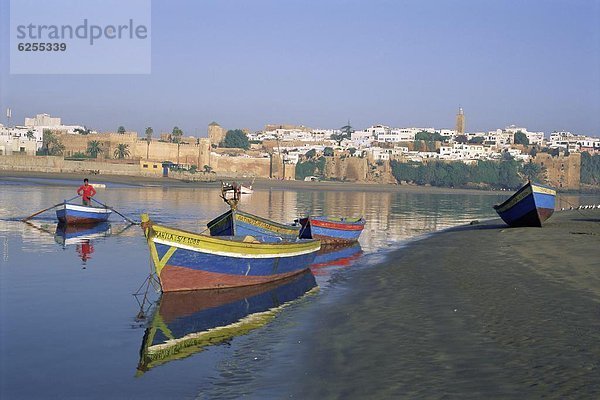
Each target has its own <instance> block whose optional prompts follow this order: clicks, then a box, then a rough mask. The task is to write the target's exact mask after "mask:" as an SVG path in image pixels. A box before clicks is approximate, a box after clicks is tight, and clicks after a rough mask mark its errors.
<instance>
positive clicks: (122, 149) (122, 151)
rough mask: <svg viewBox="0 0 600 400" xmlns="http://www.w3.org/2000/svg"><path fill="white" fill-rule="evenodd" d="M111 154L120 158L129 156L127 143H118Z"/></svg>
mask: <svg viewBox="0 0 600 400" xmlns="http://www.w3.org/2000/svg"><path fill="white" fill-rule="evenodd" d="M113 154H114V156H115V158H118V159H120V160H122V159H124V158H127V157H129V155H130V153H129V145H128V144H125V143H120V144H118V145H117V148H116V149H115V151H114V153H113Z"/></svg>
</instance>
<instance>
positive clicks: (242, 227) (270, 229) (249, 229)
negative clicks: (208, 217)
mask: <svg viewBox="0 0 600 400" xmlns="http://www.w3.org/2000/svg"><path fill="white" fill-rule="evenodd" d="M207 226H208V228H209V229H210V235H211V236H246V235H250V236H254V237H261V238H262V237H274V238H281V239H283V240H295V239H297V238H298V234H299V232H300V227H299V226H291V225H284V224H280V223H278V222H274V221H271V220H268V219H266V218H262V217H258V216H256V215H252V214H249V213H245V212H242V211H239V210H229V211H227V212H225V213H223V214H221V215H219V216H218V217H217V218H215V219H214V220H212V221H210V222H209V223H208V224H207Z"/></svg>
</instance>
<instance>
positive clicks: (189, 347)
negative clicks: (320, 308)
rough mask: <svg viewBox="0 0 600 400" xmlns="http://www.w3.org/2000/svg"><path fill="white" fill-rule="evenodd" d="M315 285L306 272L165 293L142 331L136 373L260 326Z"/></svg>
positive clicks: (309, 274) (186, 355) (139, 373)
mask: <svg viewBox="0 0 600 400" xmlns="http://www.w3.org/2000/svg"><path fill="white" fill-rule="evenodd" d="M315 287H316V282H315V278H314V276H313V275H312V274H311V273H310V271H306V272H305V273H302V274H299V275H296V276H293V277H290V278H287V279H282V280H279V281H276V282H271V283H266V284H263V285H254V286H247V287H241V288H230V289H215V290H196V291H187V292H168V293H163V294H162V295H161V298H160V300H159V303H158V305H157V307H156V308H155V310H154V315H153V316H152V319H151V323H150V325H149V326H148V327H147V328H146V331H145V333H144V338H143V341H142V346H141V350H140V361H139V363H138V367H137V375H138V376H139V375H141V374H143V373H144V372H146V371H148V370H149V369H151V368H153V367H156V366H158V365H161V364H164V363H166V362H169V361H172V360H177V359H181V358H185V357H189V356H191V355H193V354H195V353H197V352H199V351H202V350H203V349H204V348H205V347H206V346H210V345H215V344H219V343H222V342H225V341H229V340H231V339H232V338H234V337H237V336H241V335H245V334H247V333H248V332H250V331H252V330H254V329H257V328H260V327H262V326H264V325H265V324H267V323H268V322H270V321H271V320H273V318H275V317H276V316H277V314H278V313H279V312H281V310H283V308H284V307H286V306H287V305H288V304H289V303H290V302H292V301H294V300H296V299H298V298H300V297H302V296H303V295H304V294H306V293H308V292H311V291H312V290H313V289H314V288H315Z"/></svg>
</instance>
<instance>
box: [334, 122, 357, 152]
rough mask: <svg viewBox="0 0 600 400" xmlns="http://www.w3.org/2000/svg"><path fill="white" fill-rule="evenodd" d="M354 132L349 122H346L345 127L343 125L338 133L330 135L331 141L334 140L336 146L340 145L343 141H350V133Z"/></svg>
mask: <svg viewBox="0 0 600 400" xmlns="http://www.w3.org/2000/svg"><path fill="white" fill-rule="evenodd" d="M353 132H354V128H353V127H352V126H350V121H348V124H347V125H344V126H342V127H341V128H340V133H334V134H333V135H331V140H335V141H336V142H337V144H338V146H341V145H342V141H343V140H344V139H350V138H351V137H352V133H353Z"/></svg>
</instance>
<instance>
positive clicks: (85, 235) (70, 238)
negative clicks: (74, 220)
mask: <svg viewBox="0 0 600 400" xmlns="http://www.w3.org/2000/svg"><path fill="white" fill-rule="evenodd" d="M110 234H111V230H110V223H109V222H100V223H97V224H91V225H88V224H86V225H67V224H58V225H57V226H56V233H55V234H54V240H55V241H56V242H57V243H58V244H60V245H62V246H68V245H71V244H77V243H80V242H81V241H83V240H91V239H98V238H102V237H106V236H110Z"/></svg>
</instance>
